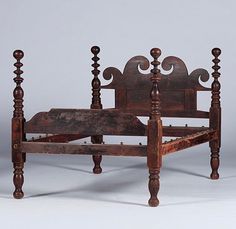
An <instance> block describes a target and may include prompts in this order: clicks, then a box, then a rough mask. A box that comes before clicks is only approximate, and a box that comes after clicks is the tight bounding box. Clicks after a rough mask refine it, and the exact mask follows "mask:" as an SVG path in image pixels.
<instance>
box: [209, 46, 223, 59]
mask: <svg viewBox="0 0 236 229" xmlns="http://www.w3.org/2000/svg"><path fill="white" fill-rule="evenodd" d="M211 53H212V55H213V56H214V57H216V58H217V57H218V56H219V55H220V54H221V50H220V49H219V48H213V49H212V51H211Z"/></svg>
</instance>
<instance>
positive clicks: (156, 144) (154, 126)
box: [147, 48, 162, 207]
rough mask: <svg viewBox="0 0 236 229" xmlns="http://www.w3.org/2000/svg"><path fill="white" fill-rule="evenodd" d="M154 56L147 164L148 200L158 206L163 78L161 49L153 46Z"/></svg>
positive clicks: (153, 205) (152, 52)
mask: <svg viewBox="0 0 236 229" xmlns="http://www.w3.org/2000/svg"><path fill="white" fill-rule="evenodd" d="M150 54H151V56H152V57H153V59H154V60H153V61H152V62H151V64H152V65H153V69H152V70H151V73H152V76H151V81H152V89H151V93H150V98H151V111H150V117H149V120H148V133H147V139H148V143H147V164H148V168H149V174H150V175H149V184H148V187H149V192H150V195H151V197H150V199H149V201H148V203H149V205H150V206H152V207H156V206H157V205H158V204H159V200H158V198H157V194H158V191H159V186H160V183H159V174H160V168H161V160H162V156H161V144H162V121H161V112H160V109H161V107H160V91H159V87H158V83H159V82H160V80H161V73H160V69H158V66H159V65H160V62H159V61H158V57H159V56H160V55H161V50H160V49H158V48H153V49H152V50H151V52H150Z"/></svg>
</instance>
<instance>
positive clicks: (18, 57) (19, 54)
mask: <svg viewBox="0 0 236 229" xmlns="http://www.w3.org/2000/svg"><path fill="white" fill-rule="evenodd" d="M13 56H14V58H15V59H16V60H21V59H22V58H23V57H24V52H23V51H22V50H15V51H14V52H13Z"/></svg>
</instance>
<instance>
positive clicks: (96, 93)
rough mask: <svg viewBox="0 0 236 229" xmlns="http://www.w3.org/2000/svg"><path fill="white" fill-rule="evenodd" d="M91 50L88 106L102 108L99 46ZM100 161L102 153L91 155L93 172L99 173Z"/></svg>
mask: <svg viewBox="0 0 236 229" xmlns="http://www.w3.org/2000/svg"><path fill="white" fill-rule="evenodd" d="M91 52H92V54H93V55H94V56H93V58H92V60H93V64H92V67H93V70H92V74H93V80H92V104H91V106H90V108H91V109H102V103H101V93H100V90H101V82H100V80H99V78H98V75H99V73H100V70H99V69H98V68H99V66H100V64H99V63H98V61H99V59H100V58H99V57H98V53H99V52H100V48H99V47H98V46H93V47H92V48H91ZM91 141H92V143H93V144H101V143H102V142H103V136H102V135H95V136H91ZM101 161H102V155H99V154H96V155H93V162H94V168H93V173H95V174H100V173H101V172H102V168H101Z"/></svg>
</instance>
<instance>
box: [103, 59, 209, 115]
mask: <svg viewBox="0 0 236 229" xmlns="http://www.w3.org/2000/svg"><path fill="white" fill-rule="evenodd" d="M149 65H150V64H149V60H148V59H147V58H146V57H144V56H135V57H133V58H131V59H130V60H129V61H128V62H127V64H126V65H125V68H124V71H123V73H122V72H121V71H120V70H119V69H117V68H114V67H109V68H106V69H105V70H104V72H103V77H104V79H106V80H111V82H110V83H109V84H108V85H102V86H101V88H103V89H114V90H115V108H116V109H121V110H125V111H127V112H132V113H134V114H135V115H138V116H149V114H150V91H151V87H152V82H151V80H150V77H151V75H152V74H151V73H147V74H144V73H142V72H140V69H141V70H147V69H148V68H149ZM161 67H162V69H164V70H165V71H170V70H172V71H171V73H169V74H166V75H165V74H161V81H160V82H159V90H160V98H161V115H162V116H163V117H191V118H209V112H208V111H199V110H197V91H211V88H207V87H204V86H202V85H201V84H200V83H199V80H201V81H203V82H206V81H208V79H209V73H208V72H207V71H206V70H205V69H202V68H199V69H196V70H194V71H193V72H191V74H188V70H187V68H186V65H185V63H184V62H183V61H182V60H181V59H179V58H177V57H174V56H169V57H166V58H165V59H164V60H163V61H162V63H161Z"/></svg>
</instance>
